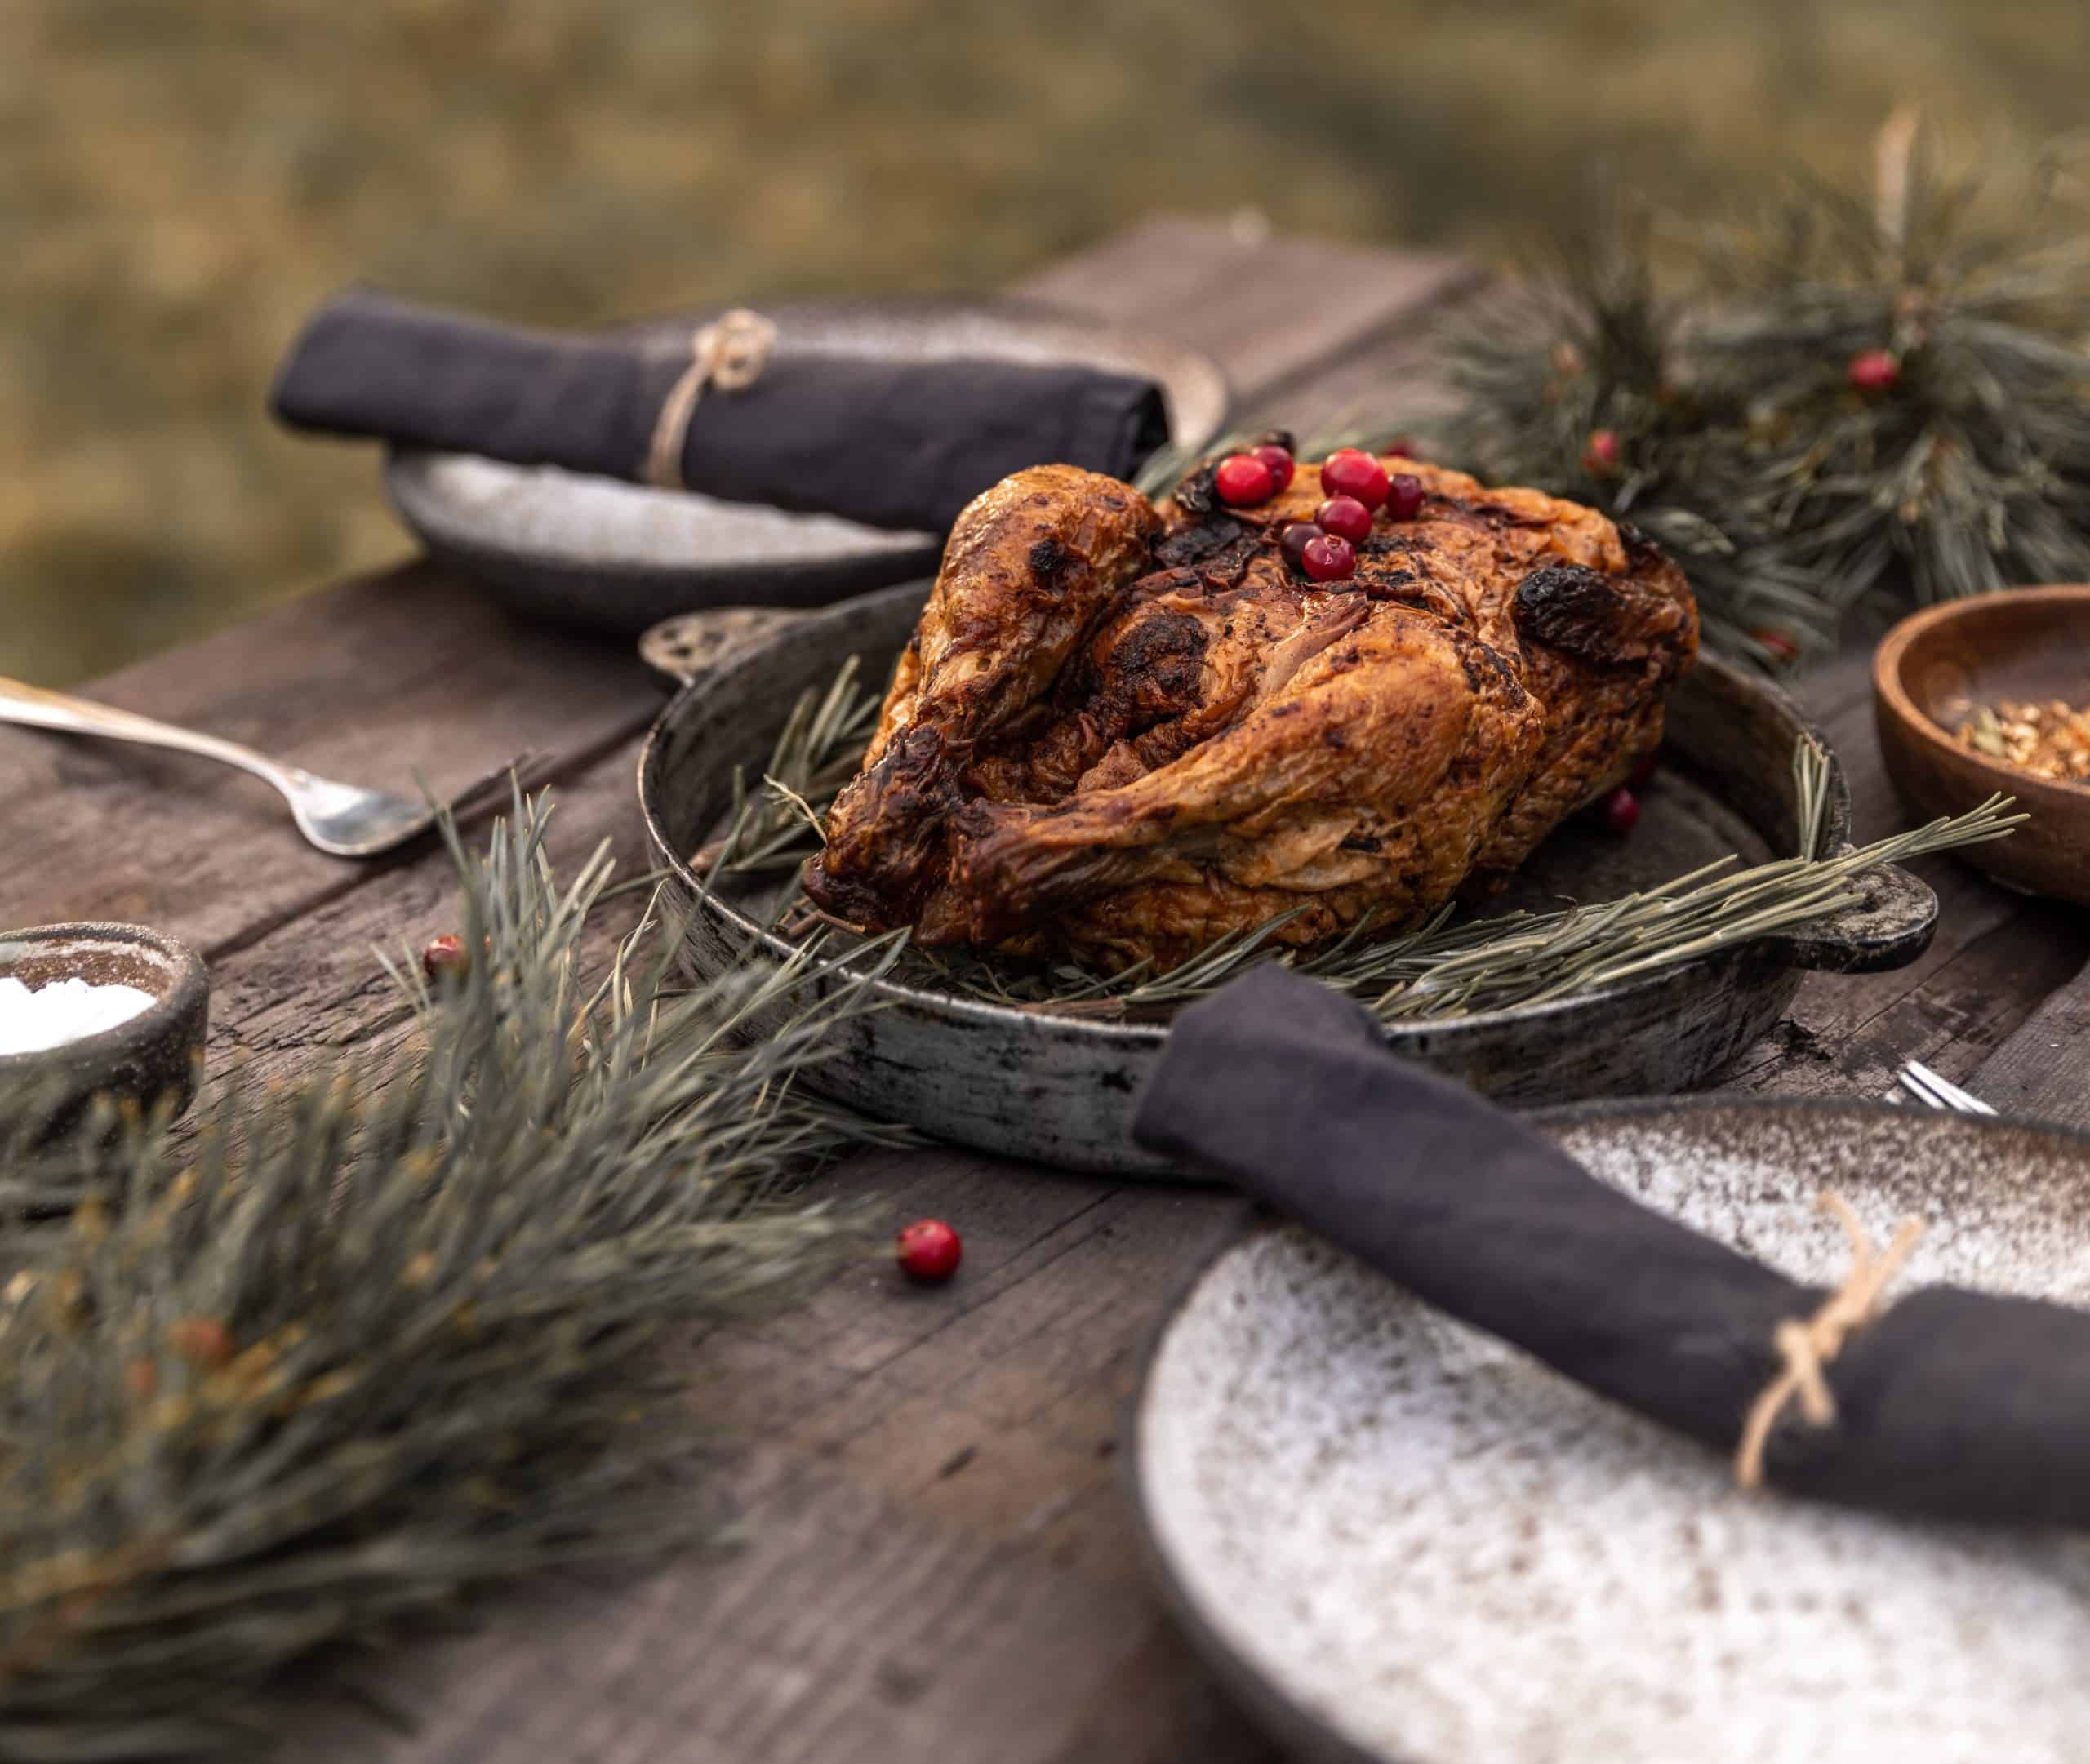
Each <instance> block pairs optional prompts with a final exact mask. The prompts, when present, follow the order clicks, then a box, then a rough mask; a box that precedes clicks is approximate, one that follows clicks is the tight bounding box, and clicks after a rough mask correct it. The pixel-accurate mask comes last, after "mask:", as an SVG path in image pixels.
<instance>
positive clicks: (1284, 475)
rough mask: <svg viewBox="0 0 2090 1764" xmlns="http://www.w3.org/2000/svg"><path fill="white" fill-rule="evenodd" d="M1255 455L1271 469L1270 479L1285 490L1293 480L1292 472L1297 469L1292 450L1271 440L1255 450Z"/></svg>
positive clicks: (1280, 488)
mask: <svg viewBox="0 0 2090 1764" xmlns="http://www.w3.org/2000/svg"><path fill="white" fill-rule="evenodd" d="M1255 456H1256V458H1257V459H1259V460H1261V461H1262V462H1263V464H1265V465H1267V466H1268V467H1269V468H1270V481H1271V482H1273V483H1274V484H1275V485H1276V487H1278V489H1279V490H1283V489H1284V488H1286V487H1287V486H1288V485H1290V483H1291V482H1292V473H1293V472H1294V471H1295V470H1296V469H1297V468H1296V466H1295V465H1294V464H1293V463H1292V450H1291V449H1290V448H1289V447H1279V446H1278V444H1277V443H1276V442H1268V443H1266V444H1265V445H1264V446H1262V447H1258V448H1256V450H1255Z"/></svg>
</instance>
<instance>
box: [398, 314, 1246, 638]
mask: <svg viewBox="0 0 2090 1764" xmlns="http://www.w3.org/2000/svg"><path fill="white" fill-rule="evenodd" d="M764 310H765V311H767V312H768V313H771V314H772V316H774V317H775V318H776V319H777V321H778V322H780V324H783V325H785V326H786V327H789V331H790V332H791V334H792V335H794V336H795V337H798V338H802V339H804V340H809V341H814V342H817V343H818V344H820V345H821V346H822V347H824V348H829V349H843V350H848V351H852V352H860V353H865V354H871V355H892V356H907V357H912V358H917V359H920V360H936V359H938V358H948V357H954V356H974V357H980V356H985V357H990V358H1002V359H1007V360H1010V361H1018V362H1090V363H1093V364H1094V365H1096V366H1097V367H1107V368H1115V369H1119V370H1122V371H1126V372H1128V373H1135V374H1143V375H1147V376H1149V377H1150V378H1151V379H1153V380H1154V381H1155V382H1156V383H1157V384H1159V385H1160V387H1161V389H1162V394H1163V401H1164V402H1165V403H1166V404H1167V411H1168V427H1169V435H1170V438H1171V439H1172V441H1174V442H1180V443H1182V444H1184V445H1187V446H1190V447H1202V446H1203V444H1204V443H1205V442H1207V441H1210V440H1211V439H1212V438H1213V437H1214V436H1216V434H1217V433H1219V430H1220V426H1221V424H1223V423H1224V422H1225V420H1226V404H1227V390H1226V381H1225V376H1224V375H1221V372H1220V371H1219V369H1218V367H1216V366H1215V365H1214V364H1213V362H1211V361H1210V360H1209V359H1208V358H1206V357H1204V356H1203V355H1199V354H1198V353H1195V352H1194V351H1193V350H1190V349H1182V348H1180V347H1179V346H1177V345H1176V344H1171V343H1165V342H1162V341H1160V340H1157V339H1154V338H1151V337H1143V336H1136V335H1131V334H1129V333H1127V332H1123V331H1107V330H1104V329H1101V328H1100V327H1096V326H1095V325H1093V324H1091V323H1089V322H1086V321H1084V320H1083V319H1080V318H1075V317H1073V316H1071V315H1069V314H1067V313H1061V312H1058V311H1056V310H1055V309H1052V308H1051V307H1049V306H1043V305H1040V304H1035V303H1029V302H1024V301H1019V300H991V301H980V300H945V299H928V298H913V299H899V300H878V301H862V302H856V303H852V304H847V305H838V304H819V305H812V304H807V305H783V306H778V305H771V306H767V307H765V309H764ZM700 318H701V315H697V316H693V317H691V318H678V319H675V320H673V321H664V322H659V323H656V324H650V325H647V326H643V327H637V328H638V330H639V331H641V332H642V333H643V334H647V335H651V334H652V333H654V332H656V331H657V332H659V333H660V334H661V335H662V336H663V338H664V340H672V342H673V343H674V345H675V346H677V347H683V348H686V347H687V339H688V336H689V333H690V330H691V327H692V326H693V325H694V324H696V323H698V322H700ZM385 488H386V490H387V491H388V492H389V494H390V495H391V498H392V500H393V503H394V506H395V507H396V508H397V509H398V511H399V514H400V517H401V518H402V519H403V520H404V521H405V522H406V523H407V526H408V527H411V528H412V529H413V530H414V531H415V533H416V535H419V537H420V540H422V542H423V543H424V544H426V545H427V546H428V548H429V550H430V551H432V552H434V553H436V555H438V557H442V558H446V559H447V560H449V561H450V562H454V563H456V564H457V565H459V566H460V567H462V568H465V569H466V570H469V571H471V572H472V573H473V574H474V575H479V576H481V577H482V578H484V579H485V580H487V581H488V582H489V583H491V584H492V585H493V586H494V587H495V588H496V589H500V591H501V592H502V593H503V594H504V596H505V598H508V599H509V600H510V601H511V602H514V604H516V605H517V606H518V607H519V608H520V609H522V610H523V611H528V612H531V613H533V614H536V615H546V616H551V617H555V618H559V619H562V620H567V621H570V622H574V623H578V624H590V625H594V626H597V627H599V628H601V629H608V630H616V631H621V632H625V633H634V634H635V633H638V632H639V631H643V629H646V627H647V626H648V625H650V624H654V623H656V621H658V620H662V619H666V618H670V617H673V616H674V615H675V614H677V613H679V612H687V611H691V610H693V609H695V608H696V607H723V606H734V605H740V604H743V603H746V604H756V605H763V606H788V607H812V606H819V605H821V604H823V603H825V602H828V601H831V600H836V599H839V598H842V597H843V596H844V595H847V594H856V593H864V592H865V591H867V590H869V589H874V588H883V587H884V586H885V585H886V584H888V583H892V582H899V581H905V580H906V579H907V578H908V577H909V576H915V575H924V574H928V573H931V572H933V571H934V570H935V569H936V562H937V559H938V558H939V556H940V553H941V551H942V540H941V538H940V535H936V534H932V533H894V532H887V531H882V530H881V529H879V528H877V527H860V526H858V525H857V524H856V523H855V522H850V521H843V520H839V519H837V518H834V517H833V516H831V515H817V514H792V513H786V512H785V510H783V509H770V508H763V507H760V506H758V505H754V504H747V503H733V502H720V501H717V500H714V499H713V498H711V497H709V496H699V495H690V494H688V493H687V492H683V491H659V490H652V489H649V488H647V487H645V486H643V485H638V484H628V483H625V482H620V481H619V480H617V479H616V478H592V477H588V476H585V475H583V474H580V473H573V472H563V471H560V470H558V469H556V468H554V467H550V466H522V465H509V464H505V463H503V462H502V461H500V460H483V459H479V458H477V457H474V456H473V455H466V454H454V453H429V452H414V451H408V452H400V453H395V454H394V455H392V456H391V458H390V459H389V461H388V462H387V464H386V466H385Z"/></svg>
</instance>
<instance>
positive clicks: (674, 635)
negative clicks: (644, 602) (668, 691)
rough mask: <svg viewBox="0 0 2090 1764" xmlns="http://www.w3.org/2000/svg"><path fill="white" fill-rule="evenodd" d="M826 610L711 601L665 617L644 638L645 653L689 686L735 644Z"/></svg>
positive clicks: (664, 674) (674, 681) (656, 667)
mask: <svg viewBox="0 0 2090 1764" xmlns="http://www.w3.org/2000/svg"><path fill="white" fill-rule="evenodd" d="M816 611H820V608H818V607H808V608H804V609H801V608H799V607H705V609H704V610H703V611H700V612H685V613H680V614H678V615H676V616H675V617H674V618H672V619H663V620H661V621H660V623H659V624H656V625H655V626H654V627H653V628H652V629H651V630H649V631H647V633H646V634H645V635H644V636H643V637H642V638H639V640H638V654H639V659H640V660H643V662H644V663H645V664H646V665H647V667H649V668H651V669H652V670H653V671H654V672H655V673H657V674H659V675H660V677H661V678H663V679H664V680H665V681H666V682H668V684H669V685H670V686H687V685H689V684H690V683H691V682H693V681H694V680H696V678H697V677H698V676H699V675H700V674H705V673H709V672H710V671H711V670H712V669H714V668H716V667H717V666H718V664H719V663H720V662H721V661H723V660H725V658H726V657H727V655H729V654H731V651H734V650H736V649H739V648H740V647H742V646H743V645H745V644H748V643H752V642H754V641H755V640H756V639H757V638H764V637H767V636H768V635H769V633H771V632H772V631H775V630H777V629H780V628H782V627H783V626H785V625H787V624H796V623H797V622H798V620H801V619H803V618H804V617H805V616H806V615H807V613H808V612H816Z"/></svg>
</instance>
